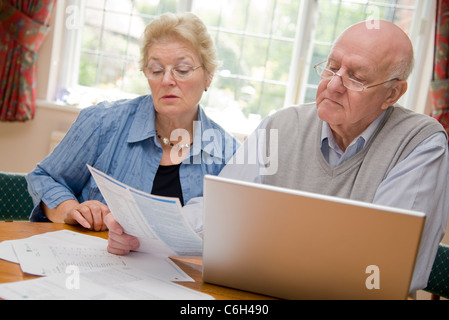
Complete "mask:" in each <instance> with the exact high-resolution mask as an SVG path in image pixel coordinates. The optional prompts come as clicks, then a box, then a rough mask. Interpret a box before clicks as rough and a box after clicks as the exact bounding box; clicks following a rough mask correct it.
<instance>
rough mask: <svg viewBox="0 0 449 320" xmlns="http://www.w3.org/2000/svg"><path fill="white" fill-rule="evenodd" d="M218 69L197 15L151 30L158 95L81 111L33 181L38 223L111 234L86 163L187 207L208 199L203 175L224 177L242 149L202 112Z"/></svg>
mask: <svg viewBox="0 0 449 320" xmlns="http://www.w3.org/2000/svg"><path fill="white" fill-rule="evenodd" d="M217 65H218V63H217V57H216V50H215V47H214V44H213V41H212V39H211V37H210V35H209V34H208V32H207V29H206V27H205V26H204V24H203V23H202V21H201V20H200V19H199V18H197V17H196V16H195V15H193V14H190V13H186V14H181V15H174V14H165V15H162V16H160V17H159V18H157V19H156V20H154V21H153V22H152V23H150V24H149V25H148V26H147V28H146V30H145V33H144V42H143V46H142V60H141V68H142V71H143V72H144V73H145V75H146V77H147V79H148V84H149V86H150V88H151V93H152V95H149V96H142V97H139V98H136V99H134V100H122V101H117V102H112V103H111V102H104V103H100V104H99V105H96V106H92V107H90V108H87V109H85V110H82V111H81V112H80V115H79V117H78V119H77V120H76V122H75V123H74V124H73V126H72V127H71V129H70V130H69V132H68V133H67V135H66V136H65V138H64V139H63V141H61V143H60V144H59V145H58V147H57V148H56V149H55V150H54V152H53V153H52V154H50V155H49V156H48V157H47V158H46V159H45V160H43V161H42V162H41V163H39V164H38V166H37V167H36V168H35V169H34V171H32V172H31V173H30V174H28V175H27V181H28V189H29V192H30V194H31V196H32V198H33V200H34V204H35V208H34V210H33V211H32V213H31V216H30V220H31V221H49V220H50V221H53V222H61V223H63V222H65V223H67V224H80V225H82V226H83V227H85V228H88V229H91V230H96V231H100V230H106V229H107V226H106V224H105V221H104V218H105V216H107V215H108V213H109V209H108V207H107V206H106V205H105V204H104V199H103V197H102V195H101V194H100V192H99V190H98V187H97V185H96V184H95V182H94V180H93V178H92V177H91V176H90V173H89V170H88V168H87V166H86V164H89V165H91V166H93V167H95V168H97V169H99V170H101V171H103V172H105V173H107V174H108V175H110V176H112V177H114V178H115V179H117V180H119V181H121V182H123V183H125V184H127V185H129V186H132V187H134V188H136V189H140V190H143V191H145V192H150V193H153V194H156V195H162V196H170V197H178V198H179V199H180V201H181V203H182V204H184V203H187V202H188V201H189V200H191V199H192V198H195V197H199V196H201V195H202V193H203V176H204V175H205V174H212V175H217V174H218V173H219V172H220V171H221V169H222V168H223V166H224V165H225V163H226V161H227V160H228V159H229V158H230V157H231V156H232V155H233V153H234V152H235V150H236V148H237V142H236V141H235V139H234V138H233V137H232V136H231V135H229V134H228V133H226V132H225V131H224V130H223V129H222V128H221V127H220V126H219V125H217V124H216V123H215V122H213V121H212V120H211V119H209V118H208V117H207V116H206V114H205V113H204V111H203V110H202V109H201V107H200V106H199V105H198V103H199V101H200V99H201V96H202V93H203V92H204V91H207V89H208V87H209V86H210V84H211V81H212V78H213V75H214V72H215V71H216V68H217ZM206 131H207V132H206ZM203 132H204V133H205V134H204V135H203ZM111 216H112V215H111Z"/></svg>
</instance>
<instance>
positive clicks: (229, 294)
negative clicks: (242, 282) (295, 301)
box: [0, 222, 271, 300]
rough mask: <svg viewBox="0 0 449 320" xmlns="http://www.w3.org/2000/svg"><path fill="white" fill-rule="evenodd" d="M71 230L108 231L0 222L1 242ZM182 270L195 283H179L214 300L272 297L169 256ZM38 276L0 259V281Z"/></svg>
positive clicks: (194, 260)
mask: <svg viewBox="0 0 449 320" xmlns="http://www.w3.org/2000/svg"><path fill="white" fill-rule="evenodd" d="M63 229H67V230H72V231H76V232H80V233H83V234H87V235H91V236H98V237H101V238H104V239H107V238H108V233H107V232H94V231H88V230H86V229H84V228H82V227H78V226H70V225H66V224H59V223H36V222H0V242H1V241H4V240H16V239H23V238H28V237H31V236H33V235H37V234H41V233H46V232H52V231H58V230H63ZM172 260H173V262H174V263H176V264H177V265H178V266H179V267H180V268H181V269H182V270H184V272H186V273H187V274H188V275H189V276H190V277H191V278H192V279H194V280H195V282H178V283H179V284H181V285H183V286H185V287H188V288H191V289H194V290H197V291H201V292H203V293H206V294H209V295H211V296H213V297H214V298H215V299H217V300H266V299H271V298H270V297H265V296H262V295H258V294H253V293H249V292H244V291H240V290H234V289H230V288H225V287H220V286H216V285H212V284H208V283H204V282H203V280H202V260H201V258H191V259H179V258H172ZM35 278H37V276H33V275H30V274H26V273H23V272H22V270H21V269H20V265H18V264H16V263H12V262H8V261H5V260H0V283H6V282H15V281H22V280H30V279H35Z"/></svg>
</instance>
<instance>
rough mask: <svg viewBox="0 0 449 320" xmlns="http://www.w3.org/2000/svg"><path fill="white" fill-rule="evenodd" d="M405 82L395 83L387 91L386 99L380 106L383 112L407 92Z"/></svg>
mask: <svg viewBox="0 0 449 320" xmlns="http://www.w3.org/2000/svg"><path fill="white" fill-rule="evenodd" d="M407 89H408V83H407V81H396V82H395V83H394V84H393V85H392V86H391V88H389V89H388V97H387V99H386V100H385V102H384V103H383V105H382V109H383V110H385V109H387V108H388V107H390V106H392V105H394V104H395V103H396V102H398V101H399V99H400V98H401V97H402V96H403V95H404V93H405V92H407Z"/></svg>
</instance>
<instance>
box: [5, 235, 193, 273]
mask: <svg viewBox="0 0 449 320" xmlns="http://www.w3.org/2000/svg"><path fill="white" fill-rule="evenodd" d="M55 244H57V245H55ZM27 245H28V247H29V249H30V250H32V248H33V247H34V248H35V249H36V250H37V251H39V250H40V253H41V254H42V253H43V254H44V256H40V257H33V256H32V254H33V252H32V251H31V252H26V250H27V247H26V246H27ZM106 246H107V240H105V239H102V238H99V237H95V236H89V235H85V234H82V233H78V232H73V231H69V230H61V231H54V232H48V233H44V234H40V235H35V236H32V237H29V238H26V239H19V240H8V241H3V242H2V243H0V259H4V260H8V261H11V262H15V263H20V264H21V268H22V270H23V271H24V272H27V273H31V274H36V275H47V274H53V273H58V272H60V273H65V267H66V266H67V264H68V263H70V265H72V266H73V265H77V266H81V265H82V264H83V263H84V264H85V265H84V267H83V270H90V269H91V270H93V269H94V268H95V266H98V267H101V261H102V262H103V263H105V262H109V263H111V262H116V263H117V264H120V263H123V264H124V265H126V266H128V267H132V268H135V269H139V270H141V272H143V273H145V274H147V275H149V276H153V277H157V278H160V279H163V280H167V281H184V282H193V281H194V280H193V279H192V278H191V277H189V276H188V275H187V274H186V273H185V272H184V271H182V269H180V268H179V267H178V266H177V265H176V264H175V263H174V262H173V261H171V260H170V259H168V258H167V257H164V256H160V255H153V254H148V253H143V252H131V253H130V254H129V255H127V256H121V257H118V256H112V255H109V254H108V253H107V250H106ZM52 247H55V248H56V249H57V250H53V251H52V250H51V249H50V248H52ZM14 248H15V249H16V250H17V251H18V252H21V254H20V256H21V259H20V260H19V259H18V257H17V255H16V253H15V252H14ZM81 249H82V250H84V251H81V253H82V252H84V254H70V255H69V253H74V252H76V251H77V250H81ZM37 251H36V252H37ZM36 252H35V253H34V254H36ZM87 253H89V254H90V256H89V258H90V261H87V262H86V261H85V258H86V257H87ZM105 256H109V257H110V258H108V259H104V257H105ZM43 257H45V259H44V258H43ZM114 257H117V259H115V258H114ZM112 265H115V264H112Z"/></svg>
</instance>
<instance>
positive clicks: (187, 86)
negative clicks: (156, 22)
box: [148, 40, 212, 117]
mask: <svg viewBox="0 0 449 320" xmlns="http://www.w3.org/2000/svg"><path fill="white" fill-rule="evenodd" d="M201 66H202V63H201V60H200V57H199V55H198V53H197V52H196V51H195V49H194V48H193V47H192V46H191V45H190V44H188V43H186V42H183V41H177V40H167V41H164V42H158V43H155V44H153V45H152V46H151V47H150V48H149V50H148V68H149V69H151V70H162V71H161V73H160V77H159V78H157V79H148V84H149V85H150V88H151V93H152V95H153V100H154V105H155V108H156V112H158V113H159V114H161V115H165V116H169V117H183V116H189V115H193V114H195V113H196V111H197V106H198V103H199V101H200V99H201V97H202V94H203V92H204V90H205V89H206V88H208V87H209V85H210V83H211V79H212V77H211V76H210V75H209V74H208V72H207V71H205V69H204V68H203V67H201ZM189 67H190V68H194V67H195V68H196V67H200V68H198V69H195V70H194V71H193V73H192V74H191V75H190V76H189V77H188V78H186V79H176V78H175V77H174V76H173V72H172V70H173V69H175V70H178V71H180V72H182V71H183V69H182V68H187V69H189Z"/></svg>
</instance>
